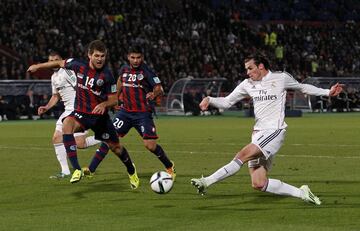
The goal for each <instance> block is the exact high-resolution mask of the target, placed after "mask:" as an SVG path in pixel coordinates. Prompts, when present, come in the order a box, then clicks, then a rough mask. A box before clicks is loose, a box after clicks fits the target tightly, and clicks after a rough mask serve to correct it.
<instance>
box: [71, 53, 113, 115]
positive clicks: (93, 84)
mask: <svg viewBox="0 0 360 231" xmlns="http://www.w3.org/2000/svg"><path fill="white" fill-rule="evenodd" d="M65 68H67V69H71V70H73V71H74V72H75V74H76V76H77V78H76V80H77V84H76V98H75V103H74V109H75V110H76V111H79V112H83V113H88V114H93V113H92V110H93V109H94V108H95V106H96V105H98V104H99V103H101V102H104V101H106V100H107V98H108V95H110V94H116V80H115V78H114V76H113V74H112V73H111V71H110V70H109V68H107V67H106V66H105V67H103V68H102V69H99V70H95V69H92V68H91V67H90V66H89V63H86V62H82V61H81V60H78V59H67V60H66V61H65Z"/></svg>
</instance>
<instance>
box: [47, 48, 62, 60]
mask: <svg viewBox="0 0 360 231" xmlns="http://www.w3.org/2000/svg"><path fill="white" fill-rule="evenodd" d="M56 55H57V56H59V57H60V58H62V57H61V55H60V53H59V52H57V51H54V50H51V51H50V52H49V56H56Z"/></svg>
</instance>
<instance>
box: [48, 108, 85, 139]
mask: <svg viewBox="0 0 360 231" xmlns="http://www.w3.org/2000/svg"><path fill="white" fill-rule="evenodd" d="M71 112H72V111H64V112H63V113H62V114H61V115H60V117H59V119H58V120H57V121H56V126H55V130H56V131H59V132H62V128H63V123H62V121H63V119H64V118H65V117H66V116H68V115H70V113H71ZM86 134H88V131H87V130H86V131H84V132H76V133H74V136H85V135H86Z"/></svg>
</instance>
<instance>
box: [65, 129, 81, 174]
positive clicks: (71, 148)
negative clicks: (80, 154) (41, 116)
mask: <svg viewBox="0 0 360 231" xmlns="http://www.w3.org/2000/svg"><path fill="white" fill-rule="evenodd" d="M63 143H64V146H65V149H66V153H67V156H68V158H69V160H70V163H71V165H72V166H73V168H74V169H79V170H81V167H80V165H79V162H78V159H77V152H76V142H75V138H74V134H64V135H63Z"/></svg>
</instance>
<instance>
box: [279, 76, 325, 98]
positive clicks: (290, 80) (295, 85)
mask: <svg viewBox="0 0 360 231" xmlns="http://www.w3.org/2000/svg"><path fill="white" fill-rule="evenodd" d="M284 79H285V88H286V89H292V90H299V91H301V92H302V93H304V94H308V95H316V96H320V95H323V96H328V95H329V93H330V90H329V89H323V88H319V87H315V86H313V85H310V84H303V83H299V82H298V81H297V80H295V79H294V77H292V76H291V75H290V74H288V73H284Z"/></svg>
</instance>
